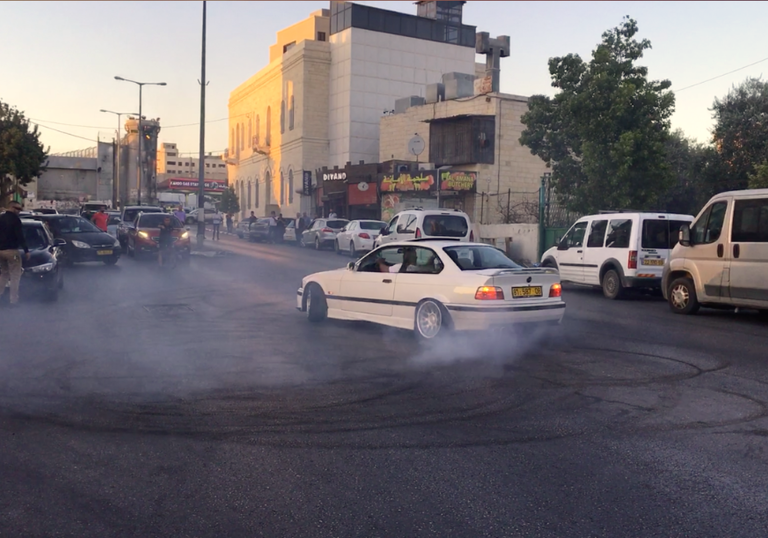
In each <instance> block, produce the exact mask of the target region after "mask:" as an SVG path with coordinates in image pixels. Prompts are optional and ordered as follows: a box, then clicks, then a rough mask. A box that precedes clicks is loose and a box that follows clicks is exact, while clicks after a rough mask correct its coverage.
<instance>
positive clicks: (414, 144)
mask: <svg viewBox="0 0 768 538" xmlns="http://www.w3.org/2000/svg"><path fill="white" fill-rule="evenodd" d="M425 147H426V143H425V142H424V139H423V138H421V137H420V136H419V135H414V136H413V138H411V139H410V140H409V141H408V153H410V154H411V155H416V156H419V155H421V154H422V153H423V152H424V148H425Z"/></svg>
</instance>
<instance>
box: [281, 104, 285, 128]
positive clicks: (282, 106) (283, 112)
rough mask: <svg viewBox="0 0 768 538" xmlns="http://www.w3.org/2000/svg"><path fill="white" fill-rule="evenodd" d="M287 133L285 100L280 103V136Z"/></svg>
mask: <svg viewBox="0 0 768 538" xmlns="http://www.w3.org/2000/svg"><path fill="white" fill-rule="evenodd" d="M284 132H285V99H283V100H282V101H280V134H283V133H284Z"/></svg>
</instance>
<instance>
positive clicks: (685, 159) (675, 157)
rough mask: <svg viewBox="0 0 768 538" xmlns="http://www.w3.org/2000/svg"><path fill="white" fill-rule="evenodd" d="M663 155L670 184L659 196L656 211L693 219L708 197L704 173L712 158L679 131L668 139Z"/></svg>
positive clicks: (705, 148) (708, 189) (709, 195)
mask: <svg viewBox="0 0 768 538" xmlns="http://www.w3.org/2000/svg"><path fill="white" fill-rule="evenodd" d="M665 152H666V155H667V165H668V166H669V170H670V173H671V174H672V177H673V182H672V184H671V185H670V187H669V188H668V189H667V190H666V191H661V192H660V193H659V196H658V200H657V203H656V207H657V208H658V209H659V210H664V211H669V212H670V213H679V214H685V215H696V214H697V213H698V212H699V210H700V209H701V207H702V205H703V204H704V203H705V202H706V201H707V200H709V198H710V197H711V189H710V188H709V186H708V185H707V174H706V170H707V167H708V166H709V163H710V161H711V159H712V157H713V155H712V153H711V151H709V150H708V148H707V147H706V146H704V145H703V144H700V143H698V142H696V141H694V140H691V139H690V138H687V137H686V136H685V134H684V133H683V131H681V130H680V129H678V130H676V131H675V132H673V133H672V134H671V135H670V137H669V139H668V140H667V142H666V144H665Z"/></svg>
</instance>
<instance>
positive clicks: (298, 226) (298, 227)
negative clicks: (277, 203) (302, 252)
mask: <svg viewBox="0 0 768 538" xmlns="http://www.w3.org/2000/svg"><path fill="white" fill-rule="evenodd" d="M293 231H294V234H295V235H296V244H297V245H298V244H300V243H301V235H302V234H303V233H304V218H303V217H302V216H301V213H296V222H295V223H294V225H293Z"/></svg>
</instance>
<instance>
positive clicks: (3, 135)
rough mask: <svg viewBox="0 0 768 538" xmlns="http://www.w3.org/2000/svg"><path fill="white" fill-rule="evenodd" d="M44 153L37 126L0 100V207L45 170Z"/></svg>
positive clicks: (45, 157) (45, 155)
mask: <svg viewBox="0 0 768 538" xmlns="http://www.w3.org/2000/svg"><path fill="white" fill-rule="evenodd" d="M47 158H48V150H46V149H44V148H43V145H42V144H41V143H40V133H38V131H37V126H36V125H35V126H30V123H29V121H28V120H27V119H26V118H25V117H24V113H23V112H19V110H17V109H16V107H12V106H10V105H9V104H7V103H4V102H2V101H0V206H5V205H6V204H7V203H8V201H9V200H10V198H11V195H13V194H15V191H16V188H17V187H18V186H22V187H24V186H26V185H28V184H29V183H31V182H32V181H33V180H34V179H35V178H36V177H38V176H39V175H40V174H41V173H42V172H44V171H45V167H44V166H43V165H44V163H45V161H46V159H47Z"/></svg>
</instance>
